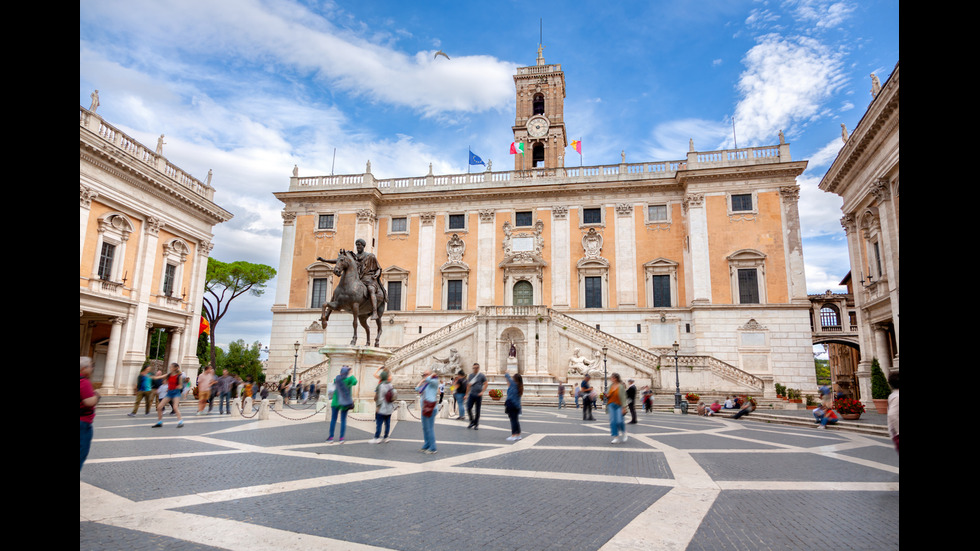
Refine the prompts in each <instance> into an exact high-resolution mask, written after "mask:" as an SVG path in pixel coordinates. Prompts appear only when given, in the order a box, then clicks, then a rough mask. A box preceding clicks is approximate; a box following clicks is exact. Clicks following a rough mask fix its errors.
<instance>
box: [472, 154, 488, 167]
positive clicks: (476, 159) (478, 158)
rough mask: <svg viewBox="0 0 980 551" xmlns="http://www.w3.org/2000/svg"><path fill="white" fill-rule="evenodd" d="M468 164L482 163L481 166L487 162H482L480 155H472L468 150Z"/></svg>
mask: <svg viewBox="0 0 980 551" xmlns="http://www.w3.org/2000/svg"><path fill="white" fill-rule="evenodd" d="M470 164H471V165H483V166H486V165H487V163H484V162H483V159H481V158H480V157H478V156H476V155H474V154H473V152H472V151H470Z"/></svg>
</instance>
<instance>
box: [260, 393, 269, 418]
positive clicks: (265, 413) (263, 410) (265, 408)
mask: <svg viewBox="0 0 980 551" xmlns="http://www.w3.org/2000/svg"><path fill="white" fill-rule="evenodd" d="M268 419H269V399H268V398H263V399H262V402H260V403H259V420H261V421H267V420H268Z"/></svg>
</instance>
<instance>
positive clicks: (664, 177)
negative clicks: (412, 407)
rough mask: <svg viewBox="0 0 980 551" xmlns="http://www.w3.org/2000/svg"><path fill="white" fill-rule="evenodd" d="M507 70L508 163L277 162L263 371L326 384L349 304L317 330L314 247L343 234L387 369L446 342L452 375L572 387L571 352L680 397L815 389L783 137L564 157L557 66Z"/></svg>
mask: <svg viewBox="0 0 980 551" xmlns="http://www.w3.org/2000/svg"><path fill="white" fill-rule="evenodd" d="M514 83H515V90H516V101H515V111H516V117H515V121H514V126H513V133H514V140H515V141H516V142H520V143H523V144H524V146H525V147H524V150H525V154H524V156H515V166H514V170H507V171H502V172H500V171H494V170H492V169H490V168H488V169H487V170H486V171H484V172H482V173H472V174H455V175H436V174H432V173H431V169H430V173H429V174H426V175H420V176H406V177H403V178H391V179H377V178H375V177H374V175H373V174H372V173H371V169H370V162H368V164H367V168H366V170H365V172H364V173H362V174H351V175H338V176H302V177H300V176H299V175H298V174H297V173H296V171H295V170H294V175H293V177H292V178H290V180H289V187H288V189H287V190H285V191H281V192H278V193H275V196H276V197H277V198H278V199H279V200H280V201H282V203H283V205H284V208H283V211H282V216H283V238H282V249H281V256H280V263H279V267H278V282H277V289H276V299H275V305H274V306H273V309H272V311H273V329H272V342H271V345H270V357H269V367H270V372H271V373H270V376H271V377H273V378H275V377H276V376H277V375H276V374H281V376H285V374H286V372H287V371H288V372H289V374H291V373H292V369H293V364H294V361H295V362H297V363H298V364H299V371H300V372H301V373H303V372H305V375H301V377H300V378H301V379H302V380H304V381H310V380H313V379H315V378H320V379H322V380H326V379H327V377H328V375H327V374H326V372H325V370H326V368H328V367H329V366H327V365H325V357H324V356H323V355H322V354H320V352H319V350H320V348H321V347H323V346H325V345H327V344H341V343H342V344H347V343H349V341H350V339H351V333H352V318H351V316H350V315H349V314H339V313H335V314H333V315H332V316H331V318H330V321H329V323H328V325H327V327H326V329H325V330H324V329H323V328H321V326H320V324H319V322H318V320H319V318H320V307H321V305H322V304H323V302H324V301H325V300H329V298H330V297H331V293H332V291H333V286H334V285H335V283H336V281H335V278H334V277H333V275H332V273H331V268H332V267H331V266H329V265H327V264H324V263H322V262H317V260H316V259H317V257H318V256H319V257H324V258H336V257H337V254H338V251H339V250H340V249H353V248H354V242H355V240H356V239H359V238H360V239H364V240H365V242H366V243H367V247H366V250H367V251H369V252H372V253H374V254H375V255H376V256H377V258H378V260H379V262H380V263H381V266H382V268H383V270H384V272H383V276H382V279H383V282H384V284H385V286H386V289H387V296H388V306H387V310H386V311H385V313H384V315H383V324H382V330H383V332H382V334H381V342H380V345H381V347H383V348H386V349H388V350H390V351H391V352H392V353H393V355H392V356H391V358H389V359H388V362H387V366H388V367H389V368H390V369H391V370H392V371H393V373H394V375H395V377H396V379H397V378H398V377H402V378H404V379H408V378H410V377H414V376H415V375H416V374H417V373H419V372H420V371H421V370H422V369H425V368H428V367H430V366H431V365H432V364H433V362H434V361H435V360H434V359H435V358H438V359H444V358H446V357H447V356H449V353H450V350H451V349H454V350H455V352H456V356H458V357H459V358H461V361H460V365H462V366H463V367H464V368H466V369H467V370H469V366H470V365H471V364H472V363H474V362H475V363H480V364H481V365H482V366H486V367H485V368H486V370H487V372H488V373H490V374H499V373H501V372H503V371H504V370H505V369H507V366H508V364H514V363H516V364H517V365H516V367H515V368H516V369H517V370H518V371H519V372H521V373H523V374H524V376H525V381H537V382H541V383H548V382H556V381H559V380H560V381H568V382H574V381H576V380H578V379H579V378H581V370H580V369H575V367H576V365H578V366H579V367H581V364H580V363H579V364H576V362H574V361H573V362H572V363H571V364H570V359H571V358H572V357H573V356H577V355H576V349H578V350H579V351H580V355H581V356H584V357H586V358H587V360H588V361H589V362H591V369H593V370H598V371H602V372H604V373H605V372H608V373H612V372H619V373H620V374H621V375H622V376H623V377H624V379H625V378H626V377H634V378H636V379H637V385H638V387H639V386H643V385H646V384H649V385H651V386H652V387H653V388H654V389H655V390H660V391H661V392H667V391H670V392H671V393H672V392H673V390H674V388H675V385H676V383H677V381H676V379H675V378H677V377H679V384H680V387H681V390H682V391H684V392H687V391H700V392H717V393H731V392H739V393H748V394H751V395H755V396H762V395H766V396H774V392H773V384H774V383H780V384H783V385H786V386H787V387H790V388H800V389H806V390H809V389H812V388H814V386H815V377H814V364H813V354H812V344H811V331H810V302H809V300H808V298H807V293H806V283H805V280H804V268H803V250H802V238H801V234H800V225H799V211H798V206H797V201H798V199H799V186H798V185H797V183H796V178H797V177H798V176H799V175H800V174H801V173H802V172H803V170H804V168H805V167H806V161H794V160H792V159H791V157H790V149H789V144H787V143H784V141H783V139H782V136H781V135H780V136H779V138H778V142H777V143H774V144H773V145H771V146H767V147H753V148H742V149H736V150H725V151H696V150H695V149H694V147H693V144H692V146H691V148H690V151H688V152H686V154H682V155H680V156H679V158H678V159H674V160H669V161H643V162H627V161H626V159H625V155H623V158H622V160H621V162H620V163H619V164H613V165H601V166H585V167H566V166H565V164H564V157H565V151H566V147H567V146H568V139H567V133H566V129H565V122H564V118H563V105H564V98H565V75H564V73H563V72H562V70H561V66H560V65H558V64H546V63H545V62H544V59H543V58H542V56H541V54H540V50H539V55H538V60H537V64H536V65H533V66H529V67H520V68H518V69H517V74H516V75H515V76H514ZM774 141H775V140H774ZM370 327H371V330H372V337H371V338H372V340H373V338H374V335H373V332H374V330H375V327H374V324H373V323H372V324H370ZM675 343H676V344H677V350H676V351H675V349H674V345H675ZM358 344H359V345H361V344H364V332H363V328H359V341H358ZM296 346H298V347H299V350H298V351H296V349H295V348H294V347H296ZM515 352H516V354H515ZM675 365H676V366H677V367H675ZM335 369H339V366H337V367H336V368H335ZM570 369H571V371H569V370H570Z"/></svg>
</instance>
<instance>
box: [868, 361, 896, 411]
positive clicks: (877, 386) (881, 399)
mask: <svg viewBox="0 0 980 551" xmlns="http://www.w3.org/2000/svg"><path fill="white" fill-rule="evenodd" d="M889 393H891V387H889V386H888V381H887V380H886V379H885V374H884V372H882V371H881V366H879V365H878V358H875V359H873V360H872V361H871V401H872V402H874V404H875V410H876V411H877V412H878V413H888V394H889Z"/></svg>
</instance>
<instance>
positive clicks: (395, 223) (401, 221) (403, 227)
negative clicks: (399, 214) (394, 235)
mask: <svg viewBox="0 0 980 551" xmlns="http://www.w3.org/2000/svg"><path fill="white" fill-rule="evenodd" d="M391 231H393V232H406V231H408V219H407V218H392V219H391Z"/></svg>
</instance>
